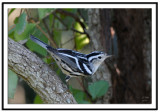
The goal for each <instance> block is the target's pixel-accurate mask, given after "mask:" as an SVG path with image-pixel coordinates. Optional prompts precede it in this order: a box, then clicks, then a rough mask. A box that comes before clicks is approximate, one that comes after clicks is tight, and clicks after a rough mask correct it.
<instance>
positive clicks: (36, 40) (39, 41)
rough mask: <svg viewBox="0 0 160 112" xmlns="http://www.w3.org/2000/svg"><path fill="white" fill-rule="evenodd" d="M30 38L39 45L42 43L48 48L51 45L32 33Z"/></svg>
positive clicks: (42, 45)
mask: <svg viewBox="0 0 160 112" xmlns="http://www.w3.org/2000/svg"><path fill="white" fill-rule="evenodd" d="M30 39H31V40H32V41H34V42H35V43H37V44H38V45H40V46H41V47H43V48H45V49H48V47H49V45H47V44H46V43H44V42H42V41H41V40H39V39H38V38H36V37H34V36H33V35H30Z"/></svg>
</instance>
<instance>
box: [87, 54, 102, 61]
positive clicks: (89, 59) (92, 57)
mask: <svg viewBox="0 0 160 112" xmlns="http://www.w3.org/2000/svg"><path fill="white" fill-rule="evenodd" d="M98 56H102V55H101V54H99V55H95V56H91V57H89V58H88V61H91V60H92V59H94V58H97V57H98Z"/></svg>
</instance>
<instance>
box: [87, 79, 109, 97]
mask: <svg viewBox="0 0 160 112" xmlns="http://www.w3.org/2000/svg"><path fill="white" fill-rule="evenodd" d="M107 90H108V82H106V81H102V80H101V81H97V82H94V83H91V84H90V85H89V86H88V92H89V93H90V95H91V96H92V99H93V100H94V99H96V98H99V97H101V96H103V95H105V94H106V92H107Z"/></svg>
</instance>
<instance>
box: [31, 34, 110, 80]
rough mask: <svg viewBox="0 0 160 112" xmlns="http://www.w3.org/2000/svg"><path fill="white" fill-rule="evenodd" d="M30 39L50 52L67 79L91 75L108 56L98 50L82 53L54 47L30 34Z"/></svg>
mask: <svg viewBox="0 0 160 112" xmlns="http://www.w3.org/2000/svg"><path fill="white" fill-rule="evenodd" d="M30 39H31V40H32V41H34V42H35V43H37V44H39V45H40V46H42V47H43V48H45V49H46V50H47V51H48V52H49V53H50V54H51V56H52V57H53V58H54V59H55V61H56V63H57V64H58V66H59V67H60V69H61V70H62V72H63V73H64V74H66V75H67V77H66V80H67V81H68V80H69V79H70V77H75V76H92V75H93V74H94V73H95V72H96V71H97V69H98V67H99V66H100V64H101V63H102V62H103V61H104V60H105V59H106V58H107V57H110V55H107V54H106V53H104V52H100V51H94V52H92V53H90V54H82V53H79V52H76V51H73V50H68V49H62V48H59V49H55V48H53V47H51V46H49V45H47V44H46V43H44V42H42V41H40V40H39V39H37V38H36V37H34V36H33V35H30Z"/></svg>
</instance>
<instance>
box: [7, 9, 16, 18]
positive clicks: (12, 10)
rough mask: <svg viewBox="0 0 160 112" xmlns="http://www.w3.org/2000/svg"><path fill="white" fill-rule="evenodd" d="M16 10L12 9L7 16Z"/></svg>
mask: <svg viewBox="0 0 160 112" xmlns="http://www.w3.org/2000/svg"><path fill="white" fill-rule="evenodd" d="M15 9H16V8H12V9H11V10H10V11H9V13H8V16H9V15H10V14H11V13H12V12H13V11H14V10H15Z"/></svg>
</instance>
